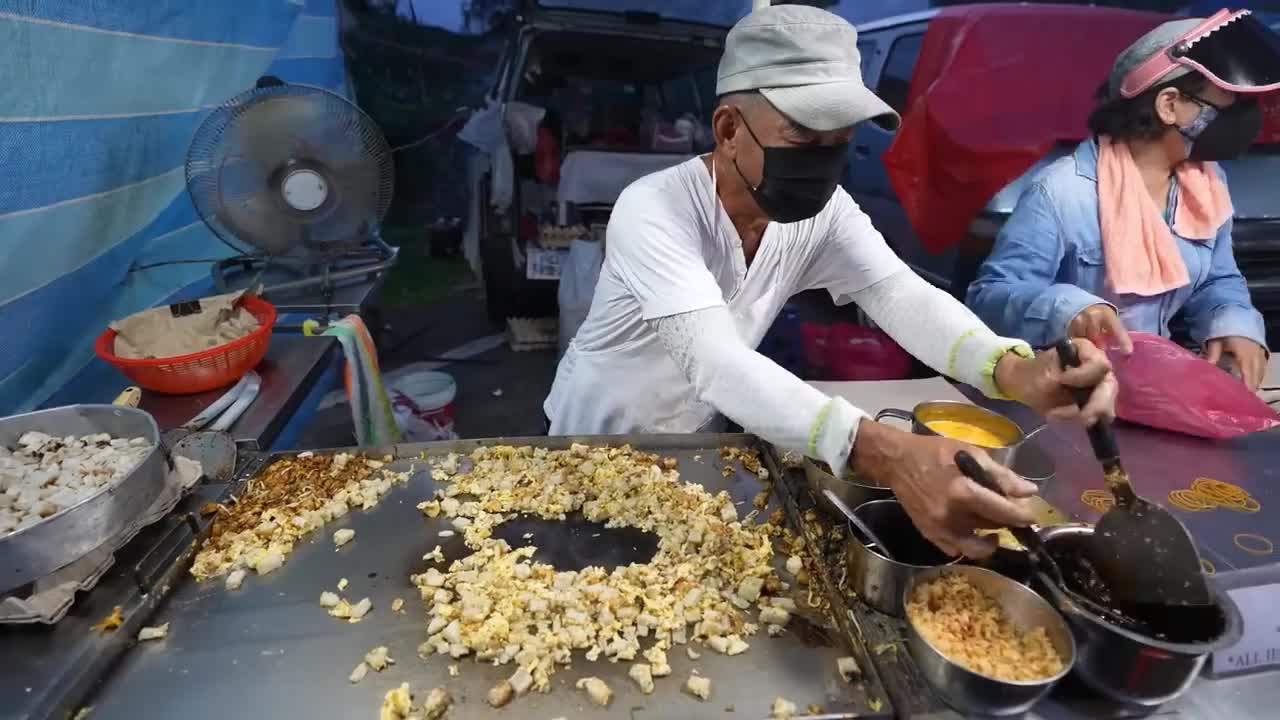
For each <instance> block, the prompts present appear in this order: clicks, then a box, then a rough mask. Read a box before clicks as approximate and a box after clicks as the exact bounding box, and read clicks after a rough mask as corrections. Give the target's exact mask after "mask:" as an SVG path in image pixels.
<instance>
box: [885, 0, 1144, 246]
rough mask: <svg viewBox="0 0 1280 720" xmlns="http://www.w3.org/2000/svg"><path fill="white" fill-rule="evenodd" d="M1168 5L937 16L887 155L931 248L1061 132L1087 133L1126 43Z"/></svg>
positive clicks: (946, 241) (958, 10) (973, 10)
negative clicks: (1149, 9) (1153, 9)
mask: <svg viewBox="0 0 1280 720" xmlns="http://www.w3.org/2000/svg"><path fill="white" fill-rule="evenodd" d="M1167 19H1169V16H1167V15H1160V14H1154V13H1144V12H1134V11H1130V10H1115V9H1109V8H1093V7H1087V6H1063V5H971V6H962V7H955V8H947V9H944V10H942V11H941V12H940V13H939V14H938V15H937V16H936V17H935V18H934V19H933V20H931V21H930V22H929V29H928V30H927V31H926V32H925V36H924V42H923V44H922V47H921V49H920V57H919V59H918V60H917V62H916V66H915V70H914V72H913V74H912V78H911V88H910V90H909V91H908V94H907V112H906V113H904V116H903V118H902V128H901V129H900V130H899V131H898V133H897V136H896V137H895V138H894V141H893V144H892V145H890V146H889V149H888V150H887V151H886V152H885V154H884V164H885V168H886V170H887V171H888V174H889V179H890V181H891V182H892V183H893V189H894V191H895V192H897V195H898V197H899V198H900V199H901V201H902V204H903V207H904V209H905V210H906V213H907V217H908V218H909V219H910V220H911V225H912V227H913V228H914V229H915V231H916V234H917V235H918V236H919V237H920V239H921V241H922V242H923V244H924V246H925V247H926V248H927V249H928V250H930V251H931V252H940V251H942V250H945V249H947V248H948V247H951V246H952V245H954V244H955V243H956V242H958V241H959V240H960V239H961V238H963V237H964V234H965V231H966V229H967V228H968V227H969V224H970V223H971V222H972V221H973V219H974V217H976V216H977V214H978V212H979V211H980V210H981V209H982V208H983V206H984V205H986V203H987V202H988V201H989V200H990V199H991V198H992V197H993V196H994V195H995V194H996V193H997V192H998V191H999V190H1000V189H1001V188H1003V187H1004V186H1005V185H1007V184H1009V183H1010V182H1011V181H1013V180H1014V179H1015V178H1017V177H1018V176H1019V175H1021V174H1022V173H1024V172H1026V171H1027V170H1028V169H1030V167H1031V166H1032V165H1034V164H1035V162H1036V161H1037V160H1038V159H1040V158H1041V157H1042V156H1043V155H1044V154H1045V153H1046V152H1048V151H1049V149H1050V148H1052V147H1053V145H1054V144H1055V143H1057V142H1062V141H1077V140H1082V139H1084V138H1085V137H1087V135H1088V128H1087V126H1086V122H1085V121H1086V119H1087V118H1088V116H1089V111H1090V110H1092V109H1093V107H1094V104H1095V101H1094V93H1095V92H1096V91H1097V88H1098V86H1099V85H1101V84H1102V82H1103V80H1104V79H1105V78H1106V77H1107V73H1108V72H1110V70H1111V64H1112V62H1114V60H1115V58H1116V56H1117V55H1118V54H1120V51H1121V50H1123V49H1124V48H1125V47H1127V46H1128V45H1129V44H1130V43H1132V42H1133V41H1134V40H1136V39H1137V38H1138V37H1139V36H1140V35H1142V34H1143V33H1145V32H1146V31H1148V30H1150V29H1151V28H1153V27H1155V26H1156V25H1158V24H1160V23H1161V22H1164V21H1165V20H1167Z"/></svg>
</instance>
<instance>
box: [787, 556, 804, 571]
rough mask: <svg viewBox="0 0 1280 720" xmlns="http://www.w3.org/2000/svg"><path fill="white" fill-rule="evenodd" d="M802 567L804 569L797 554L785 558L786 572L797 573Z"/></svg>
mask: <svg viewBox="0 0 1280 720" xmlns="http://www.w3.org/2000/svg"><path fill="white" fill-rule="evenodd" d="M803 569H804V561H803V560H801V559H800V556H799V555H792V556H791V557H789V558H787V572H789V573H791V574H792V575H799V574H800V571H801V570H803Z"/></svg>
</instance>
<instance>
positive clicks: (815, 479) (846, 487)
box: [804, 458, 893, 517]
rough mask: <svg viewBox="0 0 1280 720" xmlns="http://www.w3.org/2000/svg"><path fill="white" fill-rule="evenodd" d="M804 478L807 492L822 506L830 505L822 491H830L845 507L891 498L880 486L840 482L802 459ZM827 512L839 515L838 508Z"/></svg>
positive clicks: (811, 462)
mask: <svg viewBox="0 0 1280 720" xmlns="http://www.w3.org/2000/svg"><path fill="white" fill-rule="evenodd" d="M804 477H805V480H807V481H808V483H809V491H810V492H812V493H813V496H814V497H815V498H817V499H818V501H819V502H821V503H822V504H824V505H828V506H829V505H830V504H829V503H828V502H827V499H826V496H825V495H824V494H823V491H824V490H830V491H831V492H833V493H835V495H836V497H838V498H840V499H841V500H843V501H844V504H845V505H848V506H849V507H851V508H856V507H858V506H859V505H861V504H863V503H867V502H871V501H872V500H887V499H890V498H892V497H893V491H892V490H890V489H889V488H887V487H884V486H881V485H867V484H864V483H860V482H857V481H856V480H841V479H840V478H838V477H836V476H835V475H832V474H831V473H830V472H828V471H827V470H825V469H823V466H822V465H819V464H818V463H816V462H814V461H813V460H810V459H809V458H805V459H804ZM827 509H828V510H830V511H831V512H833V513H835V514H836V516H837V517H838V516H839V515H840V508H836V507H828V508H827Z"/></svg>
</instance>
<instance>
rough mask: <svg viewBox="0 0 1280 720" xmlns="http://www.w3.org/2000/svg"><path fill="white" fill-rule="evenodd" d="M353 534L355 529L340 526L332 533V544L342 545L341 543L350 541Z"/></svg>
mask: <svg viewBox="0 0 1280 720" xmlns="http://www.w3.org/2000/svg"><path fill="white" fill-rule="evenodd" d="M355 536H356V531H355V530H352V529H351V528H342V529H341V530H337V531H335V532H334V533H333V544H334V545H336V546H338V547H342V546H343V545H346V544H347V543H349V542H351V540H352V539H354V538H355Z"/></svg>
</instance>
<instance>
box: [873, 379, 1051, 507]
mask: <svg viewBox="0 0 1280 720" xmlns="http://www.w3.org/2000/svg"><path fill="white" fill-rule="evenodd" d="M884 418H893V419H895V420H903V421H905V422H908V423H911V432H913V433H915V434H916V435H931V436H933V437H941V435H940V433H937V432H935V431H933V430H932V429H930V428H929V426H928V423H930V422H935V421H937V420H951V421H954V422H962V423H966V424H969V425H976V426H977V427H980V428H983V429H984V430H989V431H991V432H993V433H995V434H996V435H998V436H1000V437H1001V438H1003V439H1006V440H1007V442H1006V443H1005V444H1004V445H1003V446H1002V447H997V448H983V450H985V451H986V452H987V454H988V455H990V456H991V459H992V460H995V461H996V462H998V463H1000V464H1001V465H1003V466H1005V467H1007V468H1010V469H1012V470H1013V471H1014V472H1016V473H1018V474H1019V475H1021V476H1022V477H1024V478H1026V479H1028V480H1030V481H1031V482H1034V483H1036V484H1037V485H1041V486H1043V484H1044V483H1045V482H1047V481H1048V480H1049V479H1050V478H1052V477H1053V475H1054V467H1053V460H1051V459H1050V458H1049V456H1048V455H1047V454H1045V452H1044V451H1043V450H1041V449H1040V448H1039V447H1037V446H1036V445H1035V443H1033V442H1031V438H1033V437H1035V435H1036V434H1037V433H1039V432H1040V431H1041V430H1043V429H1045V428H1046V427H1048V425H1041V426H1040V427H1038V428H1036V429H1035V430H1032V431H1031V432H1029V433H1026V432H1023V431H1022V428H1021V427H1019V426H1018V423H1016V422H1014V421H1012V420H1010V419H1009V418H1007V417H1005V416H1004V415H1001V414H1000V413H998V412H993V411H991V410H988V409H986V408H983V407H978V406H977V405H971V404H969V403H965V402H956V401H954V400H933V401H930V402H922V403H920V404H919V405H916V406H915V407H914V408H913V409H912V410H910V411H907V410H899V409H898V408H885V409H884V410H881V411H880V412H878V413H876V421H877V422H879V421H880V420H883V419H884Z"/></svg>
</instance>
